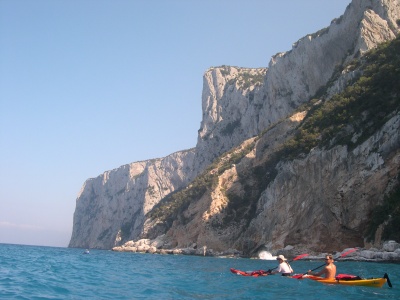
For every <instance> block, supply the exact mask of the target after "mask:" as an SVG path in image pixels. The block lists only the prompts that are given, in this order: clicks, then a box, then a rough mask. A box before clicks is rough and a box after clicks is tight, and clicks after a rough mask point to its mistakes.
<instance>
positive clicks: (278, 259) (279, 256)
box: [276, 255, 286, 263]
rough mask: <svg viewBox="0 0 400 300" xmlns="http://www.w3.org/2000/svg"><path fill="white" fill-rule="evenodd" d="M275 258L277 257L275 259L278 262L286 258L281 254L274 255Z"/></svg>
mask: <svg viewBox="0 0 400 300" xmlns="http://www.w3.org/2000/svg"><path fill="white" fill-rule="evenodd" d="M276 259H277V261H279V263H282V262H284V261H286V258H285V257H284V256H283V255H278V256H277V257H276Z"/></svg>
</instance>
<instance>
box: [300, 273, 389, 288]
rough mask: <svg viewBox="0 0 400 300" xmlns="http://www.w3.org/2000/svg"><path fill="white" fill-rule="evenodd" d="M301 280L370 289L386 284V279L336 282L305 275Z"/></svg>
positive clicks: (336, 280) (335, 280)
mask: <svg viewBox="0 0 400 300" xmlns="http://www.w3.org/2000/svg"><path fill="white" fill-rule="evenodd" d="M303 278H307V279H311V280H315V281H318V282H321V283H326V284H342V285H354V286H370V287H382V286H383V285H384V284H385V283H386V278H363V279H356V280H343V279H342V280H340V279H339V280H338V279H325V278H323V277H318V276H312V275H305V276H304V277H303Z"/></svg>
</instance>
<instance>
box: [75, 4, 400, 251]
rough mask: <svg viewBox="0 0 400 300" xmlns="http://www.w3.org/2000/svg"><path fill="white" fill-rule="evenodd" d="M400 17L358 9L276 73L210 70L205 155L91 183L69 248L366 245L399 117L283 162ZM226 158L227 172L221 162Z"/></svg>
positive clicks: (280, 63) (392, 162)
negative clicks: (358, 61) (308, 120)
mask: <svg viewBox="0 0 400 300" xmlns="http://www.w3.org/2000/svg"><path fill="white" fill-rule="evenodd" d="M399 19H400V0H353V1H352V3H351V4H349V6H348V7H347V8H346V11H345V13H344V14H343V15H342V16H341V17H340V18H338V19H335V20H333V21H332V22H331V25H330V26H329V27H328V28H324V29H322V30H320V31H318V32H316V33H314V34H310V35H307V36H305V37H303V38H301V39H300V40H298V41H297V42H296V43H294V44H293V47H292V49H291V50H290V51H288V52H285V53H278V54H276V55H275V56H274V57H273V58H272V59H271V61H270V63H269V66H268V68H259V69H248V68H238V67H230V66H222V67H218V68H210V69H209V70H207V71H206V73H205V74H204V78H203V95H202V109H203V118H202V122H201V127H200V129H199V132H198V141H197V145H196V147H195V148H194V149H191V150H188V151H182V152H177V153H174V154H172V155H170V156H167V157H165V158H161V159H154V160H149V161H144V162H136V163H132V164H129V165H125V166H122V167H120V168H118V169H115V170H112V171H108V172H105V173H104V174H102V175H100V176H99V177H97V178H94V179H89V180H87V181H86V182H85V184H84V186H83V188H82V191H81V193H80V195H79V196H78V199H77V202H76V210H75V214H74V224H73V233H72V237H71V241H70V244H69V246H70V247H90V248H105V249H110V248H111V247H113V246H114V245H119V244H122V243H124V242H126V241H128V240H137V239H139V238H143V237H149V238H155V237H157V236H158V235H162V234H164V233H166V236H167V237H168V239H169V245H170V246H171V247H173V246H180V247H182V246H187V245H189V244H193V243H195V244H198V245H207V246H208V247H213V248H215V249H216V250H221V249H224V248H225V249H227V248H231V247H233V248H237V249H240V250H242V251H244V252H247V253H250V252H252V251H254V250H255V249H257V248H259V247H261V246H267V247H271V248H277V247H281V246H284V245H286V244H287V243H288V241H290V243H291V244H293V243H295V244H297V245H299V246H302V247H303V246H304V247H308V246H310V247H314V248H318V247H320V248H321V249H322V248H324V249H325V248H327V247H328V245H326V244H327V241H326V239H325V238H324V237H323V236H322V232H323V230H322V229H321V228H323V229H324V230H327V231H328V232H329V233H330V234H331V235H332V237H333V245H332V246H336V245H340V244H346V243H347V242H349V241H348V240H345V238H344V236H345V233H347V236H349V237H350V238H351V239H352V240H354V241H360V239H362V238H361V235H360V231H359V228H360V227H362V226H364V225H365V223H366V219H367V218H368V214H369V213H370V211H371V209H372V208H373V207H374V205H376V204H377V203H379V201H382V198H381V197H379V196H378V195H377V193H380V192H383V191H384V190H385V187H387V186H389V185H390V184H389V183H390V182H391V181H393V180H394V179H393V178H394V175H393V174H394V173H396V170H398V169H396V168H398V161H399V158H398V155H397V154H396V147H397V149H398V148H399V147H398V146H399V145H398V143H399V142H398V140H396V137H397V138H398V136H399V134H398V133H399V131H398V115H393V116H392V117H391V119H390V120H388V121H387V123H386V125H382V126H381V127H380V128H379V129H377V130H376V132H375V133H374V134H373V135H371V136H370V137H369V138H368V139H366V140H365V141H364V143H363V144H362V145H361V144H360V145H358V146H357V147H355V148H354V149H348V148H347V147H346V146H343V145H338V146H335V147H333V148H330V149H323V148H321V149H320V148H315V149H314V150H313V151H311V152H310V153H307V154H306V155H303V157H301V158H299V157H296V158H295V159H293V160H282V161H280V160H279V155H278V154H277V153H279V151H278V150H279V149H281V148H282V145H283V144H284V143H285V142H287V141H289V140H290V139H292V138H293V134H295V133H296V130H297V129H296V128H297V126H299V124H301V122H302V121H303V118H304V117H305V116H306V114H307V112H306V111H304V112H296V110H298V107H299V106H301V105H304V104H307V103H309V102H310V100H312V99H313V98H316V97H321V99H322V100H325V99H329V98H331V97H332V96H333V95H335V94H337V93H339V92H341V91H342V90H343V89H344V88H345V87H346V86H347V85H348V84H349V82H353V81H354V80H356V79H357V78H359V77H360V75H361V74H362V70H360V68H350V67H345V66H346V65H347V64H348V63H349V62H351V61H352V60H353V59H354V58H361V57H363V55H364V53H365V52H366V51H368V50H369V49H372V48H374V47H376V46H377V45H378V44H380V43H382V42H384V41H387V40H392V39H394V38H395V36H396V35H397V34H398V33H399V26H398V23H397V20H399ZM256 136H257V137H256ZM354 138H355V139H356V135H355V137H354ZM235 147H238V148H235ZM231 149H234V150H231ZM388 149H389V150H388ZM227 151H229V152H228V153H227V154H224V153H226V152H227ZM385 151H386V152H385ZM381 153H390V154H388V155H387V157H385V156H383V155H382V154H381ZM245 154H246V156H245V157H244V158H242V156H243V155H245ZM221 155H222V156H221ZM218 157H219V159H218V161H219V163H220V164H222V165H223V167H222V169H221V165H219V167H218V168H216V166H215V165H210V164H211V163H212V162H213V161H214V160H215V159H217V158H218ZM239 158H240V159H239ZM271 158H273V159H272V160H271ZM254 174H257V176H255V175H254ZM198 175H200V176H198ZM214 175H218V178H215V177H214ZM196 176H198V177H196ZM258 176H261V177H260V178H264V180H263V181H262V182H259V181H257V179H256V178H258ZM319 176H320V177H319ZM210 178H212V180H211V179H210ZM244 178H248V179H249V180H250V181H246V180H244ZM208 180H211V181H208ZM204 182H206V183H207V184H206V191H205V190H203V189H202V188H200V187H201V184H203V183H204ZM267 183H268V184H267ZM179 190H182V191H185V190H187V191H191V192H192V193H191V194H190V195H186V194H182V193H181V192H179ZM179 195H185V197H186V196H187V197H186V198H185V197H184V198H179V197H180V196H179ZM322 196H324V197H322ZM353 197H357V199H356V200H355V201H354V202H353V201H350V199H352V198H353ZM322 198H323V199H322ZM171 199H172V200H171ZM174 199H175V200H176V201H178V202H175V204H174V205H171V207H172V208H171V209H173V211H174V213H173V214H172V215H171V214H170V215H168V216H166V217H165V218H160V215H159V212H160V210H159V207H160V205H161V204H162V202H168V201H170V202H171V203H173V201H174ZM189 200H190V201H189ZM160 201H161V202H160ZM176 203H180V204H179V205H181V206H180V207H179V208H177V207H176V206H178V204H176ZM157 209H158V214H155V213H154V211H155V210H157ZM146 214H147V215H146ZM171 216H173V217H171ZM327 220H328V221H327ZM349 220H350V222H347V223H346V222H345V221H349ZM348 223H349V224H348ZM299 224H300V225H299ZM317 224H319V225H321V226H322V227H318V226H317V227H315V225H317ZM343 224H347V225H343ZM310 237H312V239H311V242H309V241H308V240H309V239H310ZM308 244H309V245H308ZM307 245H308V246H307Z"/></svg>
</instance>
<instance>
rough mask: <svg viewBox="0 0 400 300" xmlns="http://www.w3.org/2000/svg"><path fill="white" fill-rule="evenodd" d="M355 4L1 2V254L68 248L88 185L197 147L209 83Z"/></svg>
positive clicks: (322, 0) (320, 0)
mask: <svg viewBox="0 0 400 300" xmlns="http://www.w3.org/2000/svg"><path fill="white" fill-rule="evenodd" d="M349 3H350V0H335V1H332V0H302V1H299V0H281V1H278V0H275V1H270V0H243V1H236V0H171V1H168V0H158V1H156V0H147V1H145V0H140V1H139V0H137V1H134V0H132V1H128V0H125V1H123V0H112V1H111V0H110V1H101V0H100V1H99V0H75V1H74V0H72V1H71V0H68V1H67V0H57V1H56V0H36V1H29V0H25V1H23V0H0V243H17V244H33V245H47V246H67V245H68V242H69V239H70V237H71V232H72V220H73V213H74V210H75V201H76V197H77V194H78V192H79V191H80V189H81V187H82V185H83V183H84V182H85V180H86V179H88V178H93V177H97V176H98V175H100V174H102V173H103V172H105V171H107V170H111V169H115V168H118V167H119V166H121V165H124V164H128V163H131V162H135V161H140V160H146V159H151V158H158V157H164V156H166V155H168V154H171V153H173V152H176V151H179V150H183V149H188V148H192V147H194V146H195V145H196V140H197V130H198V129H199V127H200V121H201V115H202V111H201V93H202V85H203V78H202V76H203V74H204V72H205V71H206V70H207V69H208V68H209V67H213V66H221V65H231V66H239V67H267V66H268V63H269V61H270V58H271V56H272V55H274V54H276V53H277V52H283V51H288V50H290V49H291V46H292V44H293V43H294V42H296V41H297V40H298V39H299V38H301V37H303V36H305V35H306V34H309V33H313V32H315V31H317V30H319V29H321V28H324V27H327V26H329V24H330V22H331V20H332V19H334V18H336V17H339V16H340V15H342V14H343V13H344V11H345V8H346V6H347V5H348V4H349Z"/></svg>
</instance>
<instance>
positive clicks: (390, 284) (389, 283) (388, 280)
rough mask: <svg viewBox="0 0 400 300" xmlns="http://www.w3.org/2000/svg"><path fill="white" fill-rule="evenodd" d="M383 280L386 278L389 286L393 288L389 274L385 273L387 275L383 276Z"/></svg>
mask: <svg viewBox="0 0 400 300" xmlns="http://www.w3.org/2000/svg"><path fill="white" fill-rule="evenodd" d="M383 278H386V281H387V284H388V286H389V287H390V288H391V287H392V283H391V282H390V279H389V275H388V274H387V273H385V275H383Z"/></svg>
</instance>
